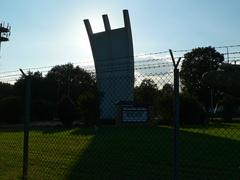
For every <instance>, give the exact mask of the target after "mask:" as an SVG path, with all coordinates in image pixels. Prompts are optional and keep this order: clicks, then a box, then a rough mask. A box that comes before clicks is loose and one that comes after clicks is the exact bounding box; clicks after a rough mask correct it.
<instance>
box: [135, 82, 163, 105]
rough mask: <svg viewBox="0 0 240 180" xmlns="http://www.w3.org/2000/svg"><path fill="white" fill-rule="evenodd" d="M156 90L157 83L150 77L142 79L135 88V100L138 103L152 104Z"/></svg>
mask: <svg viewBox="0 0 240 180" xmlns="http://www.w3.org/2000/svg"><path fill="white" fill-rule="evenodd" d="M158 92H159V91H158V87H157V84H156V83H155V82H154V81H153V80H152V79H147V78H146V79H143V81H142V82H141V84H140V85H139V86H137V87H136V88H135V101H136V102H137V103H139V104H146V105H153V104H154V99H155V97H156V95H157V94H158Z"/></svg>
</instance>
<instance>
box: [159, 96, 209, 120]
mask: <svg viewBox="0 0 240 180" xmlns="http://www.w3.org/2000/svg"><path fill="white" fill-rule="evenodd" d="M157 108H158V109H159V113H160V116H161V117H162V120H163V123H165V124H171V123H172V122H173V117H174V109H173V108H174V98H173V96H162V97H160V98H159V100H158V102H157ZM179 114H180V124H181V125H193V124H194V125H196V124H204V123H206V122H207V118H206V113H205V110H204V108H203V106H202V105H201V104H200V103H199V102H198V101H197V100H196V99H195V98H194V97H192V96H190V95H183V94H182V95H180V112H179Z"/></svg>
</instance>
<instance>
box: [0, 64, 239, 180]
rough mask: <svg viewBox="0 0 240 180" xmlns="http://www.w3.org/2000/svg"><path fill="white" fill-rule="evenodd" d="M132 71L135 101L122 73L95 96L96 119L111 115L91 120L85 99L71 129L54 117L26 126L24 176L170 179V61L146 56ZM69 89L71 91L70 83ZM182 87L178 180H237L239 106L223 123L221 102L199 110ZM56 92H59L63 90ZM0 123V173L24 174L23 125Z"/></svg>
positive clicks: (7, 175) (0, 175)
mask: <svg viewBox="0 0 240 180" xmlns="http://www.w3.org/2000/svg"><path fill="white" fill-rule="evenodd" d="M114 71H116V69H114ZM108 73H109V72H108ZM123 74H124V73H123ZM134 74H135V75H134V81H133V82H134V88H133V89H132V92H133V96H132V99H131V97H130V98H129V97H128V98H125V95H124V92H125V90H126V88H129V87H128V85H126V82H128V81H131V80H132V79H131V78H129V79H128V77H127V76H126V77H123V76H121V77H114V78H113V77H111V76H109V77H108V81H109V83H108V84H109V86H108V85H107V88H108V90H109V91H108V93H109V94H108V98H109V99H107V100H106V102H105V104H104V105H103V104H101V100H102V99H101V98H103V97H104V95H103V94H101V93H100V95H99V96H100V97H101V98H100V104H98V105H99V106H100V114H98V115H99V116H98V117H101V111H103V110H104V112H105V113H106V114H108V113H109V117H114V118H113V119H111V118H109V119H108V118H106V119H100V120H99V119H97V120H96V121H95V120H94V121H92V118H94V117H96V112H95V109H94V108H96V106H95V105H96V104H95V103H89V101H88V99H87V100H86V99H84V98H83V99H81V100H82V101H83V102H84V103H85V105H86V107H92V108H88V110H89V109H90V111H87V110H86V111H84V112H81V113H80V117H84V118H85V119H84V118H75V119H74V122H73V125H72V126H69V125H68V124H65V125H64V121H61V120H60V119H59V117H58V116H59V114H57V115H54V118H53V119H51V120H48V121H32V122H31V123H30V129H29V131H30V134H29V152H28V155H29V160H28V177H29V179H91V180H92V179H93V180H94V179H121V180H122V179H172V178H173V177H174V165H175V164H174V163H176V161H174V147H175V146H174V135H175V134H174V110H175V109H174V102H175V101H174V74H173V67H172V64H171V62H170V61H167V62H164V63H162V62H161V63H159V62H158V63H157V62H156V61H154V60H151V61H149V63H148V64H146V63H145V64H140V65H136V66H135V71H134ZM115 75H116V76H117V75H118V74H115ZM178 78H180V77H178ZM66 87H68V89H67V91H68V93H69V95H70V96H71V95H72V94H73V92H71V88H72V87H71V86H70V85H69V86H66ZM98 87H99V85H98ZM179 89H180V104H179V105H180V112H179V118H180V129H179V146H178V150H179V152H178V160H179V164H177V168H178V172H179V178H180V179H239V178H240V161H239V159H240V153H239V152H240V142H239V141H240V133H239V132H240V131H239V128H240V124H239V119H238V118H239V116H238V109H237V108H238V106H239V104H235V106H234V107H235V115H234V118H233V119H232V121H225V120H224V116H223V113H222V109H223V108H222V107H218V108H216V106H214V107H215V112H217V113H212V112H213V111H208V109H206V108H205V109H204V108H202V109H201V107H202V106H201V107H200V105H199V102H197V100H196V99H195V98H193V97H192V96H190V95H189V96H188V95H187V94H184V86H183V85H182V84H181V82H180V88H179ZM58 90H59V89H57V91H56V93H59V92H60V90H61V89H60V90H59V91H58ZM89 92H94V91H92V90H91V91H90V90H89ZM116 94H117V97H120V99H118V98H116ZM121 94H123V95H122V96H121ZM56 96H59V94H57V95H56ZM86 96H87V97H88V98H90V99H91V98H92V96H91V95H86ZM209 98H210V99H211V98H212V97H209ZM118 100H121V101H122V102H118ZM129 101H132V102H129ZM108 103H109V104H108ZM213 104H216V103H213ZM78 105H79V104H78ZM99 106H97V107H99ZM79 107H81V108H82V109H84V107H82V106H80V105H79ZM41 108H43V107H39V109H41ZM66 108H69V106H67V107H65V109H66ZM101 108H106V109H101ZM44 111H47V110H46V109H44ZM44 111H43V112H42V113H44ZM76 111H78V109H77V110H76ZM69 112H71V110H70V111H69ZM86 112H87V115H86ZM209 112H211V113H209ZM84 113H85V114H84ZM203 113H204V114H203ZM68 116H69V117H70V116H71V114H68ZM77 117H79V116H77ZM136 117H137V118H136ZM87 121H88V122H87ZM89 121H91V123H89ZM87 123H89V124H88V126H86V124H87ZM0 127H1V128H0V147H1V148H0V153H1V156H0V178H1V179H17V178H21V176H22V164H23V161H22V160H23V127H22V126H18V125H11V126H8V125H1V126H0Z"/></svg>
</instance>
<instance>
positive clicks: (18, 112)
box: [0, 96, 24, 124]
mask: <svg viewBox="0 0 240 180" xmlns="http://www.w3.org/2000/svg"><path fill="white" fill-rule="evenodd" d="M0 115H1V118H0V122H2V123H7V124H14V123H21V122H23V116H24V101H23V99H22V98H21V97H18V96H9V97H4V98H2V99H1V100H0Z"/></svg>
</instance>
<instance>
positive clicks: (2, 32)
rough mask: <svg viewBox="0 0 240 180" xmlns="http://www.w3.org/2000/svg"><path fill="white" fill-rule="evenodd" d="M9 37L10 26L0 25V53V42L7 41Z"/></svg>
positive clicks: (0, 43)
mask: <svg viewBox="0 0 240 180" xmlns="http://www.w3.org/2000/svg"><path fill="white" fill-rule="evenodd" d="M10 35H11V26H9V24H7V25H5V22H3V23H0V52H1V45H2V42H6V41H9V36H10Z"/></svg>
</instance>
